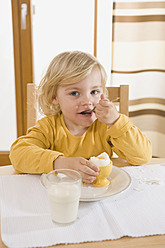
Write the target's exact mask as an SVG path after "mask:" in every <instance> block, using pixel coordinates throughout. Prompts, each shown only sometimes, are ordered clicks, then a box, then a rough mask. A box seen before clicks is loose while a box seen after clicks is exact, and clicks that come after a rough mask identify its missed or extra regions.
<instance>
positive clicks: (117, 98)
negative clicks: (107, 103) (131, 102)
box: [86, 97, 120, 114]
mask: <svg viewBox="0 0 165 248" xmlns="http://www.w3.org/2000/svg"><path fill="white" fill-rule="evenodd" d="M119 99H120V97H116V98H115V99H112V100H111V102H115V101H117V100H119ZM95 108H96V106H95V107H94V108H93V109H91V110H89V111H86V113H88V114H90V113H92V112H93V111H94V110H95Z"/></svg>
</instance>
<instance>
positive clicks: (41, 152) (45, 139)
mask: <svg viewBox="0 0 165 248" xmlns="http://www.w3.org/2000/svg"><path fill="white" fill-rule="evenodd" d="M53 133H54V129H53V128H52V125H51V123H50V120H48V119H46V118H45V119H44V121H43V120H40V121H38V122H37V124H36V126H35V127H32V128H30V129H29V130H28V132H27V134H26V135H25V136H21V137H19V138H18V139H17V140H16V141H15V142H14V143H13V144H12V146H11V150H10V160H11V162H12V165H13V167H14V168H15V169H16V170H17V171H18V172H20V173H31V174H39V173H48V172H50V171H52V170H53V161H54V160H55V159H56V158H57V157H58V156H59V155H63V154H62V153H61V152H58V151H54V150H53V139H54V135H53Z"/></svg>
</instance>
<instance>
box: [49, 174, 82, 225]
mask: <svg viewBox="0 0 165 248" xmlns="http://www.w3.org/2000/svg"><path fill="white" fill-rule="evenodd" d="M46 188H47V192H48V197H49V202H50V211H51V217H52V220H53V221H54V222H57V223H63V224H66V223H70V222H73V221H75V220H76V219H77V214H78V207H79V200H80V194H81V175H80V173H79V172H77V171H75V170H71V169H59V170H54V171H51V172H50V173H48V174H47V175H46Z"/></svg>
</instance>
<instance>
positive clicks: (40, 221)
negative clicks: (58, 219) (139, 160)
mask: <svg viewBox="0 0 165 248" xmlns="http://www.w3.org/2000/svg"><path fill="white" fill-rule="evenodd" d="M122 169H123V170H125V171H127V172H128V173H129V174H130V176H131V179H132V182H131V186H130V187H129V188H128V189H127V190H126V191H124V192H122V193H120V194H118V195H115V196H111V197H108V198H105V199H103V200H101V201H96V202H80V206H79V212H78V219H77V220H76V222H74V223H72V224H69V225H60V224H55V223H53V222H52V221H51V217H50V211H49V203H48V199H47V194H46V191H45V189H44V187H43V186H42V185H41V182H40V176H39V175H12V176H1V177H0V199H1V236H2V241H3V242H4V243H5V244H6V245H7V246H8V247H11V248H12V247H16V248H19V247H24V248H25V247H38V246H40V247H44V246H50V245H55V244H60V243H80V242H88V241H101V240H111V239H118V238H120V237H123V236H130V237H139V236H147V235H157V234H165V210H164V209H165V164H161V165H158V164H157V165H147V166H137V167H135V166H131V167H125V168H122Z"/></svg>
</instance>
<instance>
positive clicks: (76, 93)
mask: <svg viewBox="0 0 165 248" xmlns="http://www.w3.org/2000/svg"><path fill="white" fill-rule="evenodd" d="M70 95H72V96H78V92H77V91H73V92H71V93H70Z"/></svg>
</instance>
